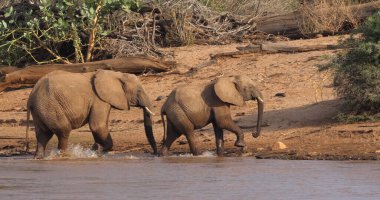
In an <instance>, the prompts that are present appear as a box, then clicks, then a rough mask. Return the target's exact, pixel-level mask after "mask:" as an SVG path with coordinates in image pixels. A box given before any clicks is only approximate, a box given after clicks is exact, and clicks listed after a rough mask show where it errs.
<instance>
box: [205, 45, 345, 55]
mask: <svg viewBox="0 0 380 200" xmlns="http://www.w3.org/2000/svg"><path fill="white" fill-rule="evenodd" d="M339 48H342V47H341V46H339V45H329V44H327V45H325V44H317V45H302V46H289V45H285V44H278V43H263V44H257V45H248V46H246V47H237V49H238V51H233V52H223V53H217V54H210V57H211V59H218V58H221V57H237V56H239V55H244V54H251V53H267V54H271V53H297V52H308V51H323V50H333V49H339Z"/></svg>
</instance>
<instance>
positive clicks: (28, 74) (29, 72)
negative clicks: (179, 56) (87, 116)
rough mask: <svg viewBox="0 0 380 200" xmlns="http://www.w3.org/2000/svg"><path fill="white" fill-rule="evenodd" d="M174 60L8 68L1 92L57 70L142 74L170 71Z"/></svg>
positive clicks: (132, 59)
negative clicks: (105, 70) (104, 70)
mask: <svg viewBox="0 0 380 200" xmlns="http://www.w3.org/2000/svg"><path fill="white" fill-rule="evenodd" d="M172 65H175V63H174V62H163V61H159V60H157V59H154V58H147V57H126V58H118V59H110V60H102V61H96V62H88V63H76V64H48V65H32V66H29V67H25V68H23V69H20V70H16V69H17V68H6V69H4V70H0V72H2V74H3V75H2V76H1V77H0V92H1V91H4V90H5V89H7V88H20V87H22V86H31V85H34V84H35V83H36V82H37V81H38V80H39V79H40V78H41V77H42V76H44V75H45V74H48V73H50V72H52V71H55V70H63V71H69V72H76V73H81V72H92V71H95V70H97V69H108V70H114V71H120V72H124V73H132V74H141V73H146V72H150V71H154V72H165V71H169V70H170V68H171V66H172Z"/></svg>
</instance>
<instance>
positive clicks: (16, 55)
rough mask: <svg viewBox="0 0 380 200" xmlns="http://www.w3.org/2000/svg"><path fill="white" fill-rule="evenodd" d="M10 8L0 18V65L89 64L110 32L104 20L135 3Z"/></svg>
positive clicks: (43, 0)
mask: <svg viewBox="0 0 380 200" xmlns="http://www.w3.org/2000/svg"><path fill="white" fill-rule="evenodd" d="M14 6H15V7H13V6H11V7H8V8H6V9H5V13H4V15H3V16H0V64H6V65H23V64H25V63H30V62H35V63H38V64H41V63H45V62H64V63H71V62H73V61H74V62H85V61H90V60H91V58H92V53H93V51H94V48H95V47H96V46H97V45H98V44H99V41H100V40H101V39H102V37H104V36H106V35H107V34H109V33H110V32H111V30H109V29H107V28H106V25H105V24H106V23H107V18H106V16H107V15H109V14H111V13H113V12H115V11H117V10H124V11H129V10H130V9H132V8H133V7H136V6H138V0H80V1H77V0H56V1H50V0H40V1H39V4H29V5H28V4H26V5H25V3H24V4H22V3H20V4H14ZM16 6H18V7H16Z"/></svg>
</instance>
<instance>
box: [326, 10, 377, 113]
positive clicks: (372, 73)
mask: <svg viewBox="0 0 380 200" xmlns="http://www.w3.org/2000/svg"><path fill="white" fill-rule="evenodd" d="M360 32H362V33H363V34H362V37H360V39H352V38H351V39H350V40H348V41H347V42H346V44H345V45H347V44H348V45H352V46H353V48H350V49H349V50H348V51H346V52H344V53H341V54H339V55H338V56H337V58H336V59H334V61H333V63H332V66H333V67H334V68H335V69H336V71H335V77H334V84H335V87H336V89H337V92H338V94H339V95H340V96H341V97H343V98H344V100H345V104H344V105H345V109H346V110H347V111H349V112H350V113H351V114H361V115H366V114H376V113H379V111H380V41H379V39H380V34H379V33H380V12H379V13H377V14H375V15H373V16H372V17H370V18H368V19H367V20H366V22H365V23H364V24H363V25H362V27H361V28H360ZM341 118H342V117H341ZM362 118H363V117H362ZM364 118H365V117H364Z"/></svg>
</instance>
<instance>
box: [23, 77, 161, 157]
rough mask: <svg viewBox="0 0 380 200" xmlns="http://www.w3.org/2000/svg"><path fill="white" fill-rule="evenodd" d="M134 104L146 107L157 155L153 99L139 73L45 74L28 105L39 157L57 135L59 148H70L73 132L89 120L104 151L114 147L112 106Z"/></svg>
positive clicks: (121, 107)
mask: <svg viewBox="0 0 380 200" xmlns="http://www.w3.org/2000/svg"><path fill="white" fill-rule="evenodd" d="M130 106H135V107H140V108H143V115H144V127H145V133H146V137H147V138H148V141H149V143H150V145H151V147H152V148H153V151H154V153H155V154H156V153H157V147H156V142H155V139H154V135H153V131H152V119H151V114H152V112H151V111H150V110H149V108H150V107H151V101H150V99H149V98H148V95H147V94H146V93H145V91H144V89H143V86H142V85H141V83H140V81H139V79H138V78H137V77H136V76H135V75H132V74H126V73H121V72H114V71H108V70H99V71H96V72H90V73H83V74H80V73H70V72H65V71H54V72H51V73H49V74H47V75H45V76H44V77H42V78H41V79H40V80H39V81H38V82H37V83H36V85H35V86H34V88H33V90H32V92H31V93H30V96H29V99H28V104H27V110H28V111H27V120H28V121H29V118H30V113H31V114H32V116H33V121H34V125H35V131H36V138H37V147H36V153H35V158H42V157H44V155H45V148H46V145H47V143H48V141H49V140H50V139H51V137H52V136H53V134H55V135H56V136H57V138H58V149H61V150H63V151H64V150H66V149H67V143H68V138H69V134H70V131H71V130H73V129H77V128H80V127H82V126H83V125H85V124H87V123H88V124H89V127H90V129H91V132H92V135H93V137H94V139H95V142H96V143H98V144H100V145H101V146H102V147H103V151H108V150H111V149H112V146H113V141H112V138H111V135H110V134H109V131H108V117H109V114H110V110H111V107H112V108H116V109H119V110H129V109H130ZM27 132H28V127H27ZM27 135H28V133H27Z"/></svg>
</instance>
